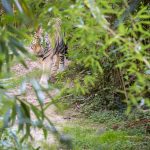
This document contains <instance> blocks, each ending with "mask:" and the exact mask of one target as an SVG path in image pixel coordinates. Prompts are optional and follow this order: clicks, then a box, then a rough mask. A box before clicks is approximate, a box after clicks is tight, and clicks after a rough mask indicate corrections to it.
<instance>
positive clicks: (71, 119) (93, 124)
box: [9, 59, 150, 150]
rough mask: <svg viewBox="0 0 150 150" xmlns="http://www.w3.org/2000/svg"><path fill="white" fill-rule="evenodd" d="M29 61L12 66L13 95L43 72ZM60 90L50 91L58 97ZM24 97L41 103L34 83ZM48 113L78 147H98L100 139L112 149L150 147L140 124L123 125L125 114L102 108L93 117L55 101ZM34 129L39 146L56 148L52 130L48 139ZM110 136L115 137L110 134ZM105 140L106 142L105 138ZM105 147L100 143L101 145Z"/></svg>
mask: <svg viewBox="0 0 150 150" xmlns="http://www.w3.org/2000/svg"><path fill="white" fill-rule="evenodd" d="M25 62H26V64H27V66H28V68H25V67H24V66H23V65H22V64H15V65H14V66H13V67H12V70H11V71H12V73H13V74H14V75H13V76H14V79H13V82H12V83H11V84H10V85H9V86H10V90H9V94H10V95H16V94H18V93H19V85H20V83H21V82H22V81H23V80H25V79H26V77H29V78H36V79H37V80H39V79H40V76H41V72H42V71H41V64H40V62H39V61H37V60H36V61H33V60H30V59H26V61H25ZM59 92H60V90H59V89H58V88H57V87H56V88H53V89H52V90H50V91H49V94H50V95H51V96H52V97H55V96H57V95H58V94H59ZM23 98H24V99H26V100H27V101H28V102H31V103H33V104H35V105H36V106H37V105H38V103H37V98H36V96H35V93H34V90H33V89H32V86H31V84H30V83H28V84H27V92H26V95H24V97H23ZM50 101H51V99H50V98H49V97H48V96H46V97H45V101H44V102H45V103H48V102H50ZM37 107H38V106H37ZM79 109H80V108H79ZM45 113H46V115H47V116H48V117H49V119H50V120H51V121H52V122H53V123H54V125H55V126H56V128H57V129H58V130H59V131H60V132H62V133H65V134H69V135H71V136H72V138H73V145H75V147H76V148H75V150H82V149H83V150H95V149H97V148H98V147H99V145H100V143H103V146H104V147H105V148H104V149H106V150H107V149H110V147H111V148H112V149H115V148H117V147H120V148H121V149H135V148H134V146H135V145H136V149H137V150H138V149H141V148H142V149H143V148H144V149H147V150H148V149H149V148H150V145H146V144H147V143H149V142H148V141H149V139H150V138H149V137H148V136H147V135H146V136H145V134H143V133H142V132H143V131H141V132H140V131H139V130H138V129H136V128H133V129H131V130H130V129H129V130H128V131H127V129H126V128H124V126H123V125H124V124H125V123H126V122H125V120H124V119H122V118H121V117H122V116H121V117H120V116H118V114H117V115H116V114H113V113H112V112H107V111H102V112H99V114H98V115H95V114H92V116H91V119H88V118H86V117H85V116H83V115H82V113H80V110H78V109H76V108H69V109H67V110H65V111H64V112H63V113H61V112H60V110H59V107H58V108H57V107H56V106H55V105H54V104H52V105H50V106H49V107H48V108H47V110H46V111H45ZM116 130H117V131H116ZM107 131H109V132H107ZM31 132H32V135H33V137H35V141H34V143H35V145H36V146H38V144H39V146H41V145H42V146H43V150H49V149H50V150H51V149H56V148H55V146H54V147H53V148H52V145H55V144H56V139H55V138H54V136H53V135H52V134H49V135H48V138H47V140H46V141H45V140H44V135H43V132H42V131H40V130H39V129H33V130H32V131H31ZM103 133H104V134H103ZM110 136H112V137H113V138H114V139H113V138H110ZM118 137H119V138H118ZM105 140H106V142H104V141H105ZM37 143H38V144H37ZM143 143H144V144H145V145H144V144H143ZM50 145H51V146H50ZM143 145H144V146H143ZM113 147H114V148H113ZM101 148H102V147H99V149H101ZM64 150H65V149H64Z"/></svg>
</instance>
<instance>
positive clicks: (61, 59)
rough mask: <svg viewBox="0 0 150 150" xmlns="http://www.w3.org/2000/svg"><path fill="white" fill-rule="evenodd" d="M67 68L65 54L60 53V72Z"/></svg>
mask: <svg viewBox="0 0 150 150" xmlns="http://www.w3.org/2000/svg"><path fill="white" fill-rule="evenodd" d="M64 70H65V56H64V55H63V54H59V69H58V73H59V72H62V71H64Z"/></svg>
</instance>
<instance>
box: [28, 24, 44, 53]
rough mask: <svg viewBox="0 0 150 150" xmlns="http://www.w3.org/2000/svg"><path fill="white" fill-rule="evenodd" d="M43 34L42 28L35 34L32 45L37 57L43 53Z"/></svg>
mask: <svg viewBox="0 0 150 150" xmlns="http://www.w3.org/2000/svg"><path fill="white" fill-rule="evenodd" d="M42 33H43V30H42V28H41V27H39V28H38V29H37V31H36V32H35V34H34V40H33V42H32V44H31V49H32V50H33V52H34V53H35V54H36V55H37V56H40V55H41V53H42V51H43V48H42V45H41V43H40V38H41V37H42Z"/></svg>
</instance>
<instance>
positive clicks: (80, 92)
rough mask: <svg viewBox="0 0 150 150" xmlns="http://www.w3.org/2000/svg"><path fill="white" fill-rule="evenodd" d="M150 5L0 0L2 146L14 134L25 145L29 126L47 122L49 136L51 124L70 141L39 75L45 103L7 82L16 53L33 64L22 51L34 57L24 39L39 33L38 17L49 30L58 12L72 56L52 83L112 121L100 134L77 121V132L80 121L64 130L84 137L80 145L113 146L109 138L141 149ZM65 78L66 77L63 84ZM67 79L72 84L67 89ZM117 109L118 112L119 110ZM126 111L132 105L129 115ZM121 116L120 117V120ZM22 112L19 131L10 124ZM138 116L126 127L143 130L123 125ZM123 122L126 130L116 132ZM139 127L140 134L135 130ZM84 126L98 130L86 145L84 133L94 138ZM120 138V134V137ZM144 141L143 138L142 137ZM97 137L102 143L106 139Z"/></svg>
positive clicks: (137, 0) (149, 85) (135, 0)
mask: <svg viewBox="0 0 150 150" xmlns="http://www.w3.org/2000/svg"><path fill="white" fill-rule="evenodd" d="M149 7H150V4H149V1H148V0H128V1H125V0H107V1H105V0H103V1H101V0H95V1H94V0H93V1H92V0H56V1H52V0H38V1H37V0H32V1H31V0H12V1H11V2H10V1H9V0H1V1H0V114H1V117H0V128H1V132H0V141H1V143H0V148H1V149H8V147H7V146H8V143H11V144H12V143H13V142H12V141H13V140H12V139H15V140H14V141H15V142H14V143H15V144H14V145H13V144H12V145H13V146H14V149H18V150H20V149H23V148H24V149H25V147H24V144H25V143H23V142H24V141H25V139H28V138H29V137H30V136H31V135H30V129H31V127H37V128H42V129H43V132H44V135H45V137H46V136H47V134H48V131H49V130H51V131H52V132H53V133H54V134H55V135H56V137H58V139H62V140H61V141H63V142H66V143H67V145H68V146H69V147H70V148H71V144H70V140H69V139H67V140H66V138H63V137H62V138H60V137H61V134H60V133H59V132H58V131H57V130H56V129H55V127H54V126H53V123H52V122H51V121H50V120H49V119H48V117H47V116H46V115H45V113H44V110H45V108H47V107H48V106H49V104H47V105H46V106H45V105H44V96H43V95H44V92H46V93H47V91H48V90H49V89H47V90H45V89H42V88H41V87H40V85H39V83H38V81H36V80H35V79H32V80H30V79H29V81H28V82H30V83H31V84H32V85H33V88H34V90H35V92H36V95H37V98H38V102H39V105H40V108H37V107H36V106H34V105H33V104H31V103H28V102H26V101H24V100H22V99H21V98H20V97H18V96H15V97H9V96H8V95H7V90H8V89H9V88H10V87H9V86H7V83H8V82H12V81H10V80H9V79H11V76H12V74H11V73H9V72H10V68H11V66H12V63H13V61H14V59H15V61H16V60H17V61H19V62H21V63H22V64H23V65H24V66H25V67H27V65H28V64H25V62H24V58H25V57H30V58H33V57H32V56H31V55H30V54H28V52H27V50H26V49H25V46H28V45H29V43H30V42H31V40H32V38H31V37H32V35H33V32H34V31H35V29H36V28H37V27H38V25H39V24H41V25H42V26H43V28H44V30H45V31H47V32H49V33H51V32H52V31H51V30H52V29H51V21H52V18H55V17H59V18H61V19H62V22H63V27H62V30H63V31H64V32H65V35H66V36H65V41H66V42H67V44H68V47H69V54H68V58H69V59H70V60H71V62H72V63H71V65H70V66H69V69H68V70H67V71H66V72H64V73H61V74H59V75H58V76H57V82H56V83H55V85H54V86H57V87H59V88H60V89H61V94H60V95H59V96H58V97H57V99H56V100H59V102H60V101H61V102H62V101H65V103H67V104H68V103H69V104H75V105H76V106H77V107H78V106H80V107H81V109H80V111H82V112H83V113H84V114H85V115H87V116H89V119H91V120H92V121H93V122H94V123H93V124H95V126H97V125H96V124H97V123H102V124H105V125H106V126H107V127H108V128H109V127H110V126H111V131H107V132H105V133H104V135H102V136H101V137H99V136H97V137H95V136H94V135H93V134H94V133H93V129H86V128H83V129H82V128H80V127H77V131H78V132H76V133H74V132H73V128H74V127H68V128H67V127H66V129H65V132H66V133H71V134H77V139H78V140H77V143H81V145H80V144H79V145H77V149H92V148H93V145H96V146H97V147H100V148H102V149H110V147H107V144H108V143H110V145H111V149H117V148H118V147H121V146H122V147H121V149H127V148H128V149H135V147H133V145H134V142H135V143H136V141H138V142H139V141H140V140H141V139H142V138H143V136H145V138H146V142H147V143H148V140H149V137H148V136H149V129H150V125H149V122H150V118H149V107H150V44H149V43H150V22H149V20H150V10H149ZM13 58H14V59H13ZM7 80H8V81H7ZM22 81H23V82H22ZM21 82H22V83H20V84H21V94H24V93H25V88H24V87H25V81H24V80H21ZM64 83H67V84H65V85H64ZM68 85H73V86H72V88H68ZM63 97H65V98H64V99H63ZM104 110H105V111H104ZM118 110H119V112H117V114H115V112H116V111H118ZM133 110H134V111H135V112H134V117H133V112H132V111H133ZM103 111H104V113H103V115H102V112H103ZM31 112H32V113H34V115H35V116H36V121H33V120H32V117H31ZM124 112H127V113H128V116H126V115H125V114H124ZM113 113H114V114H113ZM118 113H119V114H118ZM120 113H121V114H120ZM129 113H131V114H129ZM115 117H116V118H117V119H118V120H119V122H118V121H116V120H115ZM16 118H17V119H18V120H19V121H18V129H19V131H21V130H24V131H25V132H24V134H21V135H19V136H18V137H17V136H16V135H17V134H16V133H14V132H12V128H11V127H13V126H14V124H15V121H16ZM132 119H133V122H132V123H131V124H128V125H127V126H128V128H130V127H134V126H135V127H136V125H135V124H140V125H141V127H142V129H141V128H138V129H137V130H136V131H134V133H133V132H132V131H128V132H126V131H124V130H125V128H126V126H125V127H124V125H122V124H123V123H122V121H128V122H130V121H131V120H132ZM137 119H138V120H137ZM107 120H109V121H108V122H107ZM134 120H135V122H134ZM136 121H137V122H136ZM109 123H110V124H109ZM116 124H117V125H116ZM118 128H119V129H120V130H121V131H114V130H116V129H118ZM113 129H114V130H113ZM112 130H113V131H112ZM138 131H139V133H138V134H139V135H140V136H139V138H138V137H137V136H134V134H135V132H138ZM140 131H141V132H140ZM80 132H81V133H82V132H83V133H84V132H85V133H88V132H90V133H91V136H92V137H93V138H92V142H91V143H89V145H86V146H87V147H84V146H83V147H82V142H84V141H83V140H84V139H85V140H87V141H91V137H90V136H89V137H88V136H87V139H86V138H85V137H84V135H83V137H82V136H81V135H80ZM128 134H129V135H130V136H132V134H133V136H132V137H131V138H133V141H132V142H133V143H132V142H131V143H130V140H131V139H130V136H128ZM80 136H81V137H80ZM85 136H86V135H85ZM118 137H120V139H119V140H118ZM6 139H7V140H6ZM93 139H95V140H93ZM80 140H81V141H80ZM115 141H118V143H115ZM141 141H142V142H141V143H142V144H143V143H144V142H143V140H141ZM5 142H6V143H5ZM7 142H8V143H7ZM94 142H95V143H94ZM99 142H100V143H102V144H101V146H99ZM22 143H23V144H22ZM113 143H115V144H114V145H113ZM129 143H130V144H131V145H130V144H129ZM147 143H146V144H147ZM132 144H133V145H132ZM142 144H141V145H140V146H141V147H140V146H139V147H136V149H138V148H139V149H140V148H141V149H142V148H144V149H149V148H148V145H146V146H145V145H144V144H143V145H144V146H143V145H142ZM12 145H10V148H11V147H12ZM73 145H75V144H74V143H73ZM127 145H129V146H130V147H127ZM80 146H81V147H80ZM29 147H30V148H28V149H34V146H33V145H30V146H29ZM93 149H96V147H95V148H93Z"/></svg>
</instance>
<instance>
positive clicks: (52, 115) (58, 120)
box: [9, 59, 67, 143]
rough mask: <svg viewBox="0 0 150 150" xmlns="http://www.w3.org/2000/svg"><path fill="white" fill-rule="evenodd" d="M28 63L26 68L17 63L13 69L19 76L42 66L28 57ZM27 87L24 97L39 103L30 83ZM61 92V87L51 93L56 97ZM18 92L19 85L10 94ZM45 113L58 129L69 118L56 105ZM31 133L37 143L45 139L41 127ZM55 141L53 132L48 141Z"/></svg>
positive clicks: (47, 99)
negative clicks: (59, 111)
mask: <svg viewBox="0 0 150 150" xmlns="http://www.w3.org/2000/svg"><path fill="white" fill-rule="evenodd" d="M26 64H27V65H28V69H26V68H25V67H24V66H23V65H21V64H16V65H15V66H13V68H12V71H13V72H15V73H16V75H17V77H18V78H19V77H22V76H26V74H28V73H30V72H32V71H33V70H35V69H40V68H41V64H40V63H39V62H38V61H32V60H29V59H28V60H26ZM26 89H27V90H26V91H27V92H26V95H25V96H24V97H23V98H24V99H26V100H27V101H28V102H30V103H33V104H35V105H37V98H36V95H35V93H34V90H33V89H32V86H31V84H30V83H29V84H27V87H26ZM59 92H60V91H59V89H54V90H51V91H50V92H49V93H50V95H51V96H52V97H55V96H56V95H57V94H59ZM17 93H19V87H16V88H14V89H11V90H10V92H9V94H10V95H16V94H17ZM50 101H51V99H50V98H49V97H47V96H45V102H50ZM45 113H46V115H47V116H48V117H49V119H50V120H51V121H52V122H53V123H54V125H55V126H56V128H57V129H58V130H61V128H62V127H63V126H64V124H65V123H66V120H67V119H66V117H65V116H63V115H62V114H60V113H58V111H57V108H56V107H55V106H54V105H51V106H49V107H48V108H47V110H46V112H45ZM31 133H32V135H33V136H34V137H35V139H36V140H35V143H37V142H38V143H40V142H39V141H42V140H43V139H44V136H43V132H42V131H40V130H39V129H36V130H32V131H31ZM54 142H55V139H54V137H53V136H52V134H49V135H48V143H54Z"/></svg>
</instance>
